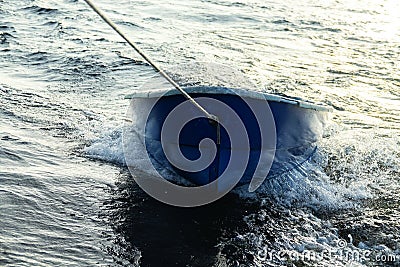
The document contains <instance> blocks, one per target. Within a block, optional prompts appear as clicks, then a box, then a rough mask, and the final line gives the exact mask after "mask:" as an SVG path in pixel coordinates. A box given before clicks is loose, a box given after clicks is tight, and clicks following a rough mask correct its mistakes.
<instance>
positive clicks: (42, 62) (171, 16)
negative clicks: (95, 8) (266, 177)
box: [0, 0, 400, 266]
mask: <svg viewBox="0 0 400 267" xmlns="http://www.w3.org/2000/svg"><path fill="white" fill-rule="evenodd" d="M97 2H98V4H99V6H101V7H102V8H103V9H104V10H105V11H106V12H107V13H108V14H109V15H110V17H111V18H112V19H114V20H115V21H116V23H117V24H118V25H120V26H121V27H122V28H123V30H124V31H125V32H126V33H127V34H128V35H129V36H130V37H131V38H132V39H134V40H137V43H138V44H139V45H140V47H141V48H142V49H143V50H145V51H146V52H147V53H148V54H149V55H150V56H151V57H152V58H153V59H155V60H156V61H157V62H159V63H160V65H161V66H162V67H163V68H165V69H166V70H167V71H169V72H170V73H171V74H172V75H174V76H175V77H179V79H180V80H182V81H185V79H186V78H187V79H188V80H191V81H195V82H197V83H199V84H201V83H204V82H205V80H207V79H208V80H210V79H211V78H210V77H218V75H221V74H220V73H216V72H215V71H212V73H211V72H210V73H207V71H205V72H201V73H200V72H197V71H196V69H188V68H184V67H179V66H181V64H183V63H198V64H202V63H201V62H204V61H208V62H213V63H218V64H225V65H227V66H230V67H233V68H235V69H238V70H239V71H241V72H243V73H244V74H245V75H247V76H248V77H249V79H250V80H251V81H252V82H253V83H255V85H256V86H255V87H256V90H266V91H269V92H278V93H285V94H289V95H293V96H299V97H303V98H308V99H311V100H314V101H318V102H324V103H325V104H328V105H330V106H332V107H333V108H334V112H333V114H332V115H333V116H332V121H331V125H330V126H329V128H328V129H327V132H326V134H325V137H324V139H323V140H322V143H321V146H320V148H319V151H318V152H317V154H316V155H315V157H314V158H313V159H312V160H311V161H310V162H308V163H307V164H306V165H305V166H303V168H302V169H300V170H297V171H293V172H292V173H288V174H287V175H285V176H282V177H280V178H279V179H275V180H271V181H267V182H266V183H265V184H264V185H263V186H262V188H261V189H260V190H258V191H257V192H256V193H255V194H249V193H247V192H246V190H245V189H243V188H239V189H236V190H235V192H233V193H230V194H229V195H228V196H226V197H224V198H223V199H221V200H220V201H217V202H215V203H213V204H210V205H208V206H204V207H200V208H194V209H181V208H174V207H170V206H166V205H165V204H162V203H159V202H157V201H156V200H153V199H152V198H151V197H149V196H148V195H147V194H145V193H144V192H143V191H142V190H141V189H140V188H138V187H137V185H136V184H135V183H134V181H133V179H132V177H131V174H130V173H129V171H128V170H127V168H126V167H125V166H124V155H123V152H122V145H121V132H122V127H123V126H122V125H123V117H124V114H125V112H126V110H127V108H128V103H127V102H126V100H124V99H123V97H124V95H126V94H128V93H130V92H132V90H140V89H139V88H140V87H141V86H142V85H143V84H145V82H146V81H147V80H148V79H149V78H151V77H152V76H153V75H154V72H153V71H152V69H151V68H150V67H149V66H148V65H147V64H145V63H144V62H143V61H142V60H141V59H140V57H139V56H138V55H136V54H135V53H134V52H133V51H131V50H130V49H129V47H128V46H126V45H125V44H124V43H123V42H122V40H121V39H120V38H119V37H118V36H116V35H115V34H114V33H113V32H111V30H110V29H109V28H108V27H107V25H105V24H104V23H102V22H101V20H100V19H99V18H98V17H97V16H96V14H94V13H93V12H92V11H90V10H89V9H88V7H87V6H86V5H85V4H84V3H83V2H82V1H74V0H63V1H44V0H32V1H31V0H29V1H28V0H18V1H12V0H0V69H1V71H0V99H1V105H0V127H1V128H0V214H1V220H0V266H66V265H68V266H69V265H72V266H93V265H111V266H125V265H130V266H132V265H133V266H281V265H283V266H346V265H347V266H349V265H350V264H353V266H376V265H381V266H398V265H399V264H400V245H399V244H400V223H399V219H400V207H399V205H400V197H399V195H398V192H399V189H400V181H399V179H400V154H399V151H400V149H399V148H400V138H399V134H400V79H399V74H400V66H399V62H400V26H399V25H400V15H399V13H398V11H397V10H399V8H400V6H399V3H398V1H396V0H384V1H374V0H371V1H368V0H357V1H351V2H348V1H341V0H339V1H316V0H315V1H286V2H281V1H270V2H262V1H255V0H251V1H194V0H193V1H192V0H191V1H185V2H182V1H172V2H168V3H167V2H160V1H155V0H148V1H132V0H131V1H128V0H125V1H119V2H118V5H116V4H115V1H114V2H112V1H107V0H99V1H97ZM177 66H178V67H177ZM221 76H223V75H221ZM211 81H216V80H213V79H211ZM229 82H231V84H233V85H235V84H236V83H237V82H239V81H233V82H232V80H231V81H229ZM138 153H140V151H138ZM134 175H149V174H148V173H146V172H141V171H140V170H138V172H137V173H136V174H134ZM343 241H345V242H346V246H345V247H341V244H342V243H340V242H343ZM344 248H345V249H346V251H348V252H351V253H354V254H356V253H358V254H360V255H364V256H365V255H368V256H367V257H364V259H360V258H359V257H355V256H354V254H352V255H353V257H348V256H343V255H342V256H337V255H336V256H335V255H331V256H329V257H322V258H321V259H317V260H315V259H312V258H311V259H310V257H309V258H307V257H304V255H307V253H308V254H312V253H314V254H318V253H319V254H318V255H320V254H321V252H322V251H330V252H332V251H333V252H343V249H344ZM301 255H303V257H301ZM384 256H385V257H386V258H384ZM389 257H390V258H389Z"/></svg>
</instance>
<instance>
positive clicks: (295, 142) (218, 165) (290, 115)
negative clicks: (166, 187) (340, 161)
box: [131, 91, 327, 185]
mask: <svg viewBox="0 0 400 267" xmlns="http://www.w3.org/2000/svg"><path fill="white" fill-rule="evenodd" d="M190 95H191V96H192V97H193V98H202V97H207V98H212V99H215V100H218V101H221V102H223V103H225V104H226V105H228V106H229V107H231V108H232V109H233V110H234V111H235V113H236V114H237V115H238V116H239V117H240V119H241V121H242V122H243V123H244V126H245V128H246V131H247V134H248V140H249V158H248V161H247V166H246V169H245V171H244V173H243V175H242V176H241V178H240V181H239V183H238V185H241V184H246V183H249V182H250V180H251V179H252V178H253V176H254V172H255V171H256V168H257V166H258V164H259V161H260V155H261V149H265V147H263V146H262V141H261V131H260V130H259V125H258V121H257V118H256V117H255V115H254V114H253V112H252V110H251V109H250V107H249V104H250V106H252V107H256V108H257V107H260V108H263V107H265V105H269V108H270V110H271V113H272V117H273V121H274V130H275V135H276V138H275V139H274V143H273V144H269V146H270V147H268V148H267V149H270V150H271V151H272V152H273V161H272V166H271V167H270V170H269V172H268V177H272V176H277V175H280V174H282V173H284V172H287V171H288V170H290V169H292V168H295V167H296V166H299V165H300V164H301V163H303V162H304V161H306V160H307V159H308V158H309V157H310V156H311V155H312V154H313V153H314V151H315V149H316V147H317V142H318V140H319V139H320V138H321V137H322V133H323V128H324V123H325V120H326V117H327V112H326V110H317V109H313V108H304V107H301V105H299V104H298V103H297V102H295V101H272V100H267V99H262V98H253V97H251V96H238V95H236V94H227V93H220V94H219V93H215V92H214V93H207V92H196V91H192V92H191V94H190ZM131 99H134V100H135V104H134V105H135V106H136V107H137V108H143V107H146V108H149V107H151V111H150V113H149V116H148V118H147V121H146V124H145V125H146V127H145V131H144V133H145V138H144V140H145V143H146V149H147V152H148V154H149V156H150V158H151V161H152V163H153V166H155V168H156V169H157V170H163V169H165V168H167V169H170V170H173V171H175V172H176V173H177V174H179V175H180V176H182V177H184V178H185V179H186V180H188V181H190V182H192V183H193V184H196V185H205V184H208V183H210V182H212V181H214V180H215V179H217V178H218V177H219V176H220V175H221V174H222V173H223V172H224V171H225V169H226V168H227V166H228V162H229V160H230V159H231V155H232V153H240V151H239V152H238V151H232V146H231V143H230V142H231V141H230V138H229V136H228V133H227V132H226V130H225V129H224V128H223V127H222V128H221V130H220V136H219V140H220V142H219V143H218V142H217V139H218V136H217V135H218V134H217V131H216V128H215V125H213V124H212V123H210V121H209V120H208V119H206V118H198V119H194V120H192V121H190V122H189V123H188V124H187V125H185V127H183V129H182V131H181V132H180V136H179V148H180V150H181V152H182V154H183V155H184V156H185V157H186V158H187V159H188V160H196V159H198V158H199V157H200V150H199V143H200V141H201V140H203V139H205V138H210V139H212V140H213V141H214V142H215V143H216V144H217V153H216V156H215V158H214V160H213V161H212V163H211V164H210V165H209V166H208V167H207V168H205V169H203V170H200V171H195V172H193V171H185V170H182V169H181V168H177V167H175V166H174V165H172V164H170V163H169V161H168V159H167V157H166V155H165V153H164V150H163V148H162V145H161V130H162V127H163V123H164V121H165V120H166V118H167V116H168V114H170V113H171V111H172V110H173V109H174V108H175V107H177V106H178V105H179V104H181V103H183V102H184V101H185V100H186V99H185V98H184V97H183V96H182V95H180V94H170V95H165V96H162V97H160V98H157V101H156V102H155V98H152V97H131ZM244 100H245V101H244ZM296 103H297V104H296ZM187 112H195V111H194V110H193V111H191V110H188V111H187ZM228 121H229V120H228ZM261 164H263V163H262V162H261ZM233 173H234V172H233ZM233 175H234V174H233Z"/></svg>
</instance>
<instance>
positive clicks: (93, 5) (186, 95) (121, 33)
mask: <svg viewBox="0 0 400 267" xmlns="http://www.w3.org/2000/svg"><path fill="white" fill-rule="evenodd" d="M84 1H85V2H86V3H87V4H88V5H89V6H90V7H91V8H92V9H93V11H94V12H96V13H97V14H98V15H99V16H100V17H101V18H102V19H103V20H104V21H105V22H106V23H107V24H108V25H109V26H110V27H111V28H112V29H113V30H114V31H116V32H117V33H118V34H119V35H120V36H121V37H122V38H123V39H124V40H125V41H126V42H127V43H128V44H129V45H130V46H131V47H132V48H133V49H135V51H136V52H137V53H138V54H139V55H140V56H142V58H143V59H144V60H146V61H147V63H149V64H150V65H151V66H152V67H153V68H154V69H155V70H156V71H157V72H158V73H160V74H161V76H163V77H164V78H165V79H166V80H167V81H168V82H169V83H170V84H172V85H173V86H174V87H175V88H176V89H177V90H178V91H179V92H181V93H182V95H183V96H184V97H186V98H187V99H188V100H189V101H190V102H191V103H192V104H193V105H194V106H196V107H197V108H198V109H199V110H200V111H201V112H203V113H204V114H205V115H206V116H207V118H209V119H210V120H213V121H215V122H216V123H217V124H218V117H217V116H215V115H212V114H210V113H208V112H207V110H205V109H204V108H203V107H202V106H201V105H200V104H199V103H197V102H196V100H194V99H193V98H192V97H191V96H190V95H189V94H188V93H186V92H185V91H184V90H183V89H182V88H181V87H180V86H179V84H177V83H176V82H175V81H174V80H173V79H172V78H171V77H170V76H169V75H168V74H167V73H165V72H164V71H163V70H162V69H161V68H160V67H158V66H157V65H156V64H155V63H154V62H153V61H152V60H151V59H150V58H149V57H148V56H146V54H145V53H144V52H143V51H142V50H141V49H140V48H139V47H138V46H137V45H136V44H135V43H134V42H132V41H131V40H130V39H129V38H128V37H127V36H126V35H125V34H124V33H123V32H122V31H121V30H120V29H119V28H118V26H117V25H116V24H115V23H114V22H113V21H112V20H110V19H109V18H108V17H107V16H106V14H104V12H103V11H102V10H100V9H99V8H98V7H97V6H96V5H95V4H94V3H93V2H92V1H91V0H84Z"/></svg>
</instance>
